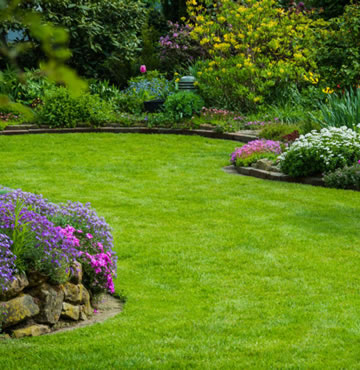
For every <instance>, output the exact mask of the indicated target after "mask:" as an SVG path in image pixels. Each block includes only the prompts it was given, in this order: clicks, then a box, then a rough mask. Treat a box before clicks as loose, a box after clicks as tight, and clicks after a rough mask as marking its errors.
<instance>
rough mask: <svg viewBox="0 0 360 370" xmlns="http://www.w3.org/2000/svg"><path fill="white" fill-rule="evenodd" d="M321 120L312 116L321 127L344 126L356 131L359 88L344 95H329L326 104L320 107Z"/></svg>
mask: <svg viewBox="0 0 360 370" xmlns="http://www.w3.org/2000/svg"><path fill="white" fill-rule="evenodd" d="M320 111H321V118H317V117H314V116H312V118H313V120H314V121H315V122H317V123H318V124H320V125H321V126H322V127H342V126H346V127H349V128H351V129H356V126H357V125H358V124H359V123H360V88H357V89H355V90H353V89H350V90H348V91H345V93H344V94H342V95H340V94H329V96H328V102H327V103H323V104H321V105H320Z"/></svg>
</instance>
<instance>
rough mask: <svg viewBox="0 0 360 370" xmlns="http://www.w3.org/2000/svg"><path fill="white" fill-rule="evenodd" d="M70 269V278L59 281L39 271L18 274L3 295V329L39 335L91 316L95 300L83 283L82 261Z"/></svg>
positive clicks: (18, 335) (17, 335) (0, 298)
mask: <svg viewBox="0 0 360 370" xmlns="http://www.w3.org/2000/svg"><path fill="white" fill-rule="evenodd" d="M71 271H72V272H71V275H70V276H69V281H68V282H66V283H64V284H57V285H54V284H51V283H50V282H49V281H48V279H47V277H46V276H45V275H42V274H40V273H37V272H36V271H33V272H30V273H28V274H27V275H26V274H25V273H23V274H20V275H17V276H16V278H15V279H14V280H13V281H12V282H11V283H10V286H9V288H8V289H7V290H6V291H5V292H4V293H2V295H0V310H1V311H2V312H4V313H6V314H4V316H3V318H2V329H3V331H4V332H5V333H7V334H10V335H11V336H13V337H15V338H21V337H25V336H37V335H41V334H46V333H50V332H51V331H54V330H57V329H60V328H63V327H66V326H69V325H72V324H76V323H77V322H78V321H86V320H88V319H89V318H90V317H91V316H92V315H93V312H94V307H93V304H95V303H92V300H91V295H90V293H89V291H88V290H87V289H86V288H85V286H84V285H83V284H82V276H83V272H82V266H81V264H80V263H76V265H73V268H72V269H71ZM95 305H96V304H95Z"/></svg>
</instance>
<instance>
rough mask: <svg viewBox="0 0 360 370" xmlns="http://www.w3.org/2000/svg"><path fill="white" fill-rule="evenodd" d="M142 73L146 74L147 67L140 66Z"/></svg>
mask: <svg viewBox="0 0 360 370" xmlns="http://www.w3.org/2000/svg"><path fill="white" fill-rule="evenodd" d="M140 72H141V73H146V65H145V64H143V65H141V66H140Z"/></svg>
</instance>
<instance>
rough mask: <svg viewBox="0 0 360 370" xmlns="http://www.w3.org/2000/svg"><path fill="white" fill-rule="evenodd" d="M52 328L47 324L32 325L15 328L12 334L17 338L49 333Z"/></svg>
mask: <svg viewBox="0 0 360 370" xmlns="http://www.w3.org/2000/svg"><path fill="white" fill-rule="evenodd" d="M49 332H50V329H49V327H48V326H46V325H38V324H35V325H30V326H27V327H25V328H20V329H15V330H13V332H12V334H13V336H14V337H15V338H22V337H37V336H39V335H42V334H46V333H49Z"/></svg>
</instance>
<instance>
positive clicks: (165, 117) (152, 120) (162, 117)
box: [145, 113, 174, 127]
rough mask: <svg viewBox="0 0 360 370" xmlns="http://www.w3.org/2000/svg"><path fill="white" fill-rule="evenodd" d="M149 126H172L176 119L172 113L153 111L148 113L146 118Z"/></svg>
mask: <svg viewBox="0 0 360 370" xmlns="http://www.w3.org/2000/svg"><path fill="white" fill-rule="evenodd" d="M145 122H146V125H147V127H172V126H174V119H173V116H172V115H171V114H167V113H153V114H148V115H147V116H146V118H145Z"/></svg>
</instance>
